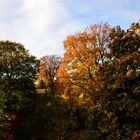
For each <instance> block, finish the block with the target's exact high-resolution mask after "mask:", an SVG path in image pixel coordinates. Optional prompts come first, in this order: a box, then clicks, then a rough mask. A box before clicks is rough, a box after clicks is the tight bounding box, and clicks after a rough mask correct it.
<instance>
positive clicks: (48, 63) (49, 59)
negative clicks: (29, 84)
mask: <svg viewBox="0 0 140 140" xmlns="http://www.w3.org/2000/svg"><path fill="white" fill-rule="evenodd" d="M59 64H60V57H59V56H56V55H46V56H44V57H42V58H41V59H40V65H39V72H38V73H37V81H38V83H39V85H40V84H41V83H43V82H44V84H43V87H46V90H47V91H48V92H49V93H54V92H55V90H56V75H57V70H58V67H59ZM41 85H42V84H41Z"/></svg>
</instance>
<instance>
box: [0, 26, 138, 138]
mask: <svg viewBox="0 0 140 140" xmlns="http://www.w3.org/2000/svg"><path fill="white" fill-rule="evenodd" d="M64 50H65V52H64V55H63V58H60V57H58V56H55V55H50V56H44V57H42V58H41V59H40V60H37V59H36V58H35V57H34V56H32V55H30V54H29V53H28V51H27V50H26V49H25V48H24V46H23V45H22V44H19V43H15V42H10V41H1V42H0V89H1V90H0V139H1V140H25V139H26V140H65V139H67V140H76V139H79V140H138V139H140V24H139V23H133V24H131V26H130V28H129V29H128V30H127V31H125V30H123V29H121V27H120V26H117V27H113V28H111V27H110V26H109V25H108V24H107V23H105V24H103V23H101V24H99V25H97V24H94V25H92V26H90V27H89V28H87V29H86V30H85V31H84V32H81V33H78V34H75V35H71V36H68V37H67V38H66V40H65V41H64ZM40 88H41V89H42V88H43V89H45V93H36V91H35V89H40Z"/></svg>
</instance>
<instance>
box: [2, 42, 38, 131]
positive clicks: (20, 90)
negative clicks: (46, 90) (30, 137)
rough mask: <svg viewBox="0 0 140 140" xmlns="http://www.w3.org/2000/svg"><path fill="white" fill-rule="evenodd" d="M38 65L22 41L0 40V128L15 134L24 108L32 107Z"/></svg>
mask: <svg viewBox="0 0 140 140" xmlns="http://www.w3.org/2000/svg"><path fill="white" fill-rule="evenodd" d="M37 65H38V61H37V60H36V58H35V57H34V56H32V55H30V54H29V53H28V51H27V50H26V49H25V48H24V46H23V45H22V44H20V43H16V42H11V41H0V89H1V91H0V100H1V101H2V102H1V103H2V105H1V106H0V127H1V128H7V129H9V131H12V133H14V130H15V129H16V127H17V126H18V125H19V124H20V117H21V116H22V115H23V112H24V110H26V109H27V108H28V109H29V108H30V107H31V106H32V103H31V98H32V97H33V96H34V94H35V90H34V89H35V88H34V81H35V74H36V72H37V68H38V66H37ZM26 111H27V110H26ZM5 116H6V117H5Z"/></svg>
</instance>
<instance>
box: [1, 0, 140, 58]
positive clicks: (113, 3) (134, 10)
mask: <svg viewBox="0 0 140 140" xmlns="http://www.w3.org/2000/svg"><path fill="white" fill-rule="evenodd" d="M139 19H140V0H0V40H11V41H16V42H20V43H22V44H23V45H25V47H26V48H27V49H28V50H29V52H30V53H31V54H33V55H35V56H37V57H38V58H40V57H42V56H44V55H47V54H59V55H62V54H63V41H64V40H65V38H66V37H67V36H68V35H72V34H74V33H76V32H79V31H80V30H83V29H84V28H86V27H87V26H89V25H91V24H94V23H100V22H108V23H109V24H110V25H111V26H115V25H121V27H122V28H124V29H127V28H128V27H129V25H130V24H131V23H132V22H137V21H138V20H139Z"/></svg>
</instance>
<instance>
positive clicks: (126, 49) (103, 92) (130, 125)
mask: <svg viewBox="0 0 140 140" xmlns="http://www.w3.org/2000/svg"><path fill="white" fill-rule="evenodd" d="M139 28H140V25H139V24H132V25H131V28H129V29H128V30H127V31H124V30H122V29H121V28H120V26H117V27H114V28H113V29H112V30H111V31H110V43H109V46H108V50H109V51H108V54H107V55H106V56H107V57H106V59H107V62H106V63H104V64H103V65H101V66H100V69H99V71H98V74H99V77H100V78H99V79H100V81H99V86H98V87H99V89H100V90H99V92H97V94H98V96H99V100H98V103H99V106H98V107H97V108H96V109H95V110H94V111H95V112H94V113H93V118H94V119H93V120H92V121H93V122H95V123H94V124H93V126H94V125H95V124H96V127H97V128H98V130H99V131H100V133H102V134H104V135H105V136H106V138H104V139H109V140H112V139H116V140H120V139H121V140H122V139H131V140H135V139H139V137H140V123H139V122H140V110H139V108H140V52H139V50H140V36H139V34H138V29H139ZM97 120H98V121H97Z"/></svg>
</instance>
